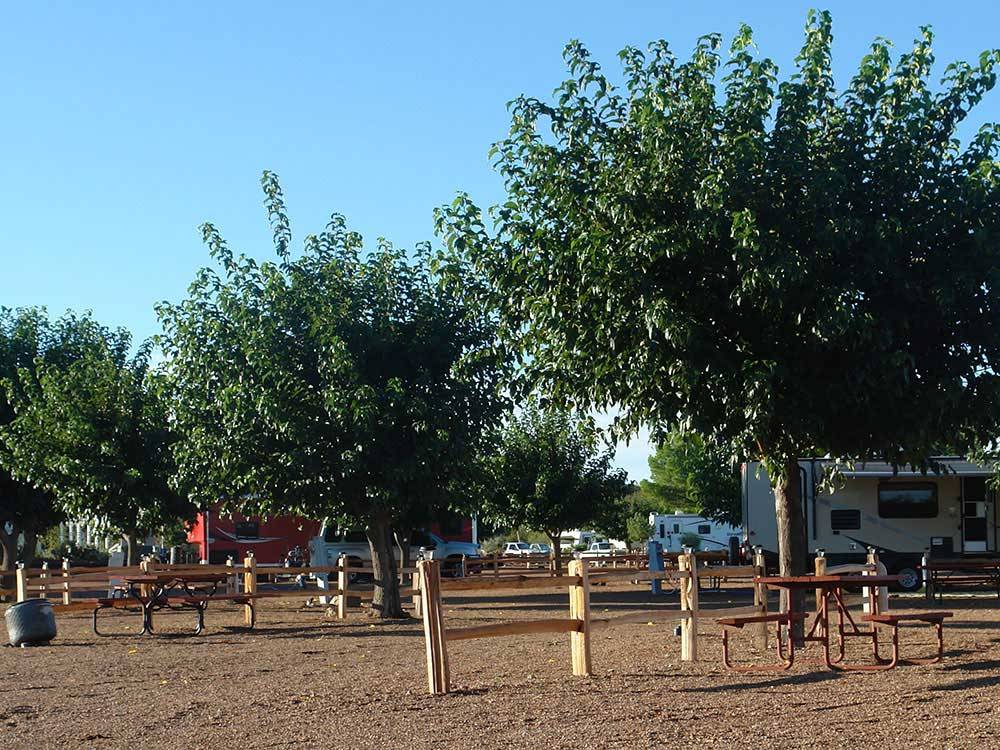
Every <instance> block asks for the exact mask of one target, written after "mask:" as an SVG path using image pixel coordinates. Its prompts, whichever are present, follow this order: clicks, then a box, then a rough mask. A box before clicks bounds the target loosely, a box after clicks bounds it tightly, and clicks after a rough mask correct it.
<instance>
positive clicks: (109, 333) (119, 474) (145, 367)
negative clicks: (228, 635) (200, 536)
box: [0, 315, 193, 564]
mask: <svg viewBox="0 0 1000 750" xmlns="http://www.w3.org/2000/svg"><path fill="white" fill-rule="evenodd" d="M55 329H56V330H55V333H54V338H55V339H56V340H61V341H63V342H66V345H68V346H69V347H70V348H71V349H72V352H71V353H70V355H66V354H65V353H64V354H63V356H62V361H48V362H46V361H43V360H40V359H36V360H35V364H34V367H33V368H28V367H22V368H20V369H18V371H17V375H16V378H15V380H14V381H11V383H10V385H9V386H8V393H9V396H10V400H11V404H12V406H13V411H14V415H15V416H14V418H13V419H12V420H11V421H10V422H9V423H8V424H7V425H6V426H4V427H3V428H2V429H0V437H2V440H3V442H4V445H5V450H4V454H5V461H6V462H7V463H8V465H9V466H10V469H11V472H12V473H13V475H14V476H15V477H17V478H18V479H20V480H21V481H24V482H28V483H30V484H32V485H34V486H35V487H38V488H40V489H42V490H44V491H46V492H49V493H51V494H52V495H53V496H54V497H55V499H56V502H57V503H58V505H59V507H60V508H61V509H62V510H63V511H65V512H66V513H67V514H69V515H72V516H75V517H79V518H89V519H92V520H94V521H97V522H100V523H102V524H104V525H105V526H107V527H109V528H113V529H116V530H118V531H120V532H122V533H123V534H124V536H125V537H126V539H127V540H128V552H129V557H128V562H129V564H134V563H136V562H137V557H136V549H137V539H138V536H139V535H140V533H151V532H154V531H156V530H158V529H160V528H161V527H163V526H164V525H168V524H170V523H173V522H176V520H177V519H178V518H184V517H187V516H189V515H191V512H192V510H193V506H192V505H191V503H190V502H189V501H188V500H187V499H186V498H185V497H183V496H182V495H180V494H178V493H177V492H175V491H174V490H173V489H172V488H171V486H170V484H169V480H170V478H171V476H172V474H173V471H174V464H173V460H172V456H171V453H170V445H171V443H172V442H173V439H174V438H173V435H172V433H171V432H170V430H169V428H168V424H167V406H166V403H165V401H164V400H163V399H162V397H161V396H160V395H159V393H158V391H157V388H156V387H155V384H154V382H153V377H152V374H151V372H150V364H149V358H150V344H149V343H148V342H147V343H144V344H142V345H141V346H140V347H139V348H138V350H137V352H136V353H135V354H131V353H130V351H131V348H132V338H131V336H130V335H129V333H128V332H127V331H125V330H124V329H115V330H111V329H108V328H106V327H104V326H102V325H100V324H98V323H97V322H95V321H94V320H93V319H92V318H91V317H89V316H82V317H77V316H74V315H67V316H66V317H64V318H62V319H60V320H59V321H58V322H57V323H56V326H55ZM50 359H52V358H50Z"/></svg>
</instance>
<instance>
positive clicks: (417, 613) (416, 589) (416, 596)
mask: <svg viewBox="0 0 1000 750" xmlns="http://www.w3.org/2000/svg"><path fill="white" fill-rule="evenodd" d="M413 616H414V617H423V616H424V609H423V597H422V596H421V595H420V571H419V570H418V571H417V572H416V573H414V574H413Z"/></svg>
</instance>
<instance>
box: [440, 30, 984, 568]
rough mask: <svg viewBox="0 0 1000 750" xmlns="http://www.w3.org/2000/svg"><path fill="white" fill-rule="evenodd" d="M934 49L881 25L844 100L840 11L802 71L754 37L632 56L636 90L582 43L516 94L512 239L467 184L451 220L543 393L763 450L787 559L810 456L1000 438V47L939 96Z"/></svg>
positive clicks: (458, 246)
mask: <svg viewBox="0 0 1000 750" xmlns="http://www.w3.org/2000/svg"><path fill="white" fill-rule="evenodd" d="M931 41H932V37H931V32H930V30H929V29H927V28H924V29H922V30H921V33H920V36H919V38H918V39H917V40H916V42H915V44H914V46H913V48H912V50H910V51H908V52H905V53H903V54H902V55H900V56H899V58H898V60H897V61H896V62H895V64H893V62H892V61H891V57H890V46H889V43H888V42H886V41H884V40H882V39H878V40H876V41H875V42H874V43H873V44H872V46H871V50H870V53H869V54H868V55H866V56H865V57H864V58H863V59H862V61H861V64H860V67H859V69H858V72H857V73H856V74H855V75H854V77H853V78H852V79H851V80H850V82H849V83H848V84H847V86H846V87H845V88H844V89H843V90H842V91H841V92H838V91H837V89H836V87H835V85H834V80H833V73H832V67H831V44H832V23H831V19H830V16H829V14H827V13H815V12H810V14H809V18H808V22H807V25H806V33H805V43H804V45H803V47H802V51H801V53H800V54H799V56H798V57H797V58H796V63H795V67H796V69H795V72H794V74H793V75H792V76H791V77H790V78H788V79H786V80H784V81H782V82H781V83H780V84H778V82H777V80H778V78H777V77H778V70H777V67H776V65H775V64H774V63H773V62H772V61H771V60H769V59H766V58H765V59H762V58H759V57H757V56H756V53H755V48H754V44H753V39H752V34H751V30H750V29H749V28H748V27H746V26H742V27H741V28H740V30H739V32H738V33H737V34H736V36H735V38H734V39H733V41H732V44H731V46H730V51H729V58H728V60H727V61H725V63H724V64H723V60H722V58H721V56H720V54H719V47H720V44H721V39H720V37H719V35H717V34H711V35H708V36H706V37H703V38H702V39H700V40H699V41H698V43H697V45H696V47H695V50H694V53H693V55H692V56H691V58H690V59H689V60H688V61H686V62H679V61H678V60H677V59H676V58H675V57H674V54H673V52H672V51H671V50H670V48H669V46H668V44H667V43H666V42H665V41H657V42H654V43H652V44H651V45H649V47H648V50H647V51H646V52H645V53H644V52H642V51H640V50H639V49H635V48H631V47H629V48H626V49H624V50H623V51H622V53H621V55H620V57H621V61H622V65H623V73H624V86H623V89H622V88H618V87H616V86H615V85H614V84H613V83H612V82H611V81H609V80H608V78H606V77H605V75H604V74H603V73H602V72H601V70H600V67H599V66H598V64H597V63H596V62H594V61H593V60H592V59H591V58H590V55H589V53H588V52H587V50H586V49H585V48H584V47H583V46H582V45H581V44H580V43H578V42H572V43H570V44H569V46H568V47H567V48H566V52H565V58H566V62H567V65H568V68H569V73H570V77H569V78H568V79H567V80H566V81H565V83H563V84H562V85H561V86H560V87H559V89H557V91H556V94H555V95H554V97H553V99H552V100H551V101H543V100H539V99H535V98H531V97H526V96H523V97H520V98H518V99H517V100H516V101H514V102H513V103H512V106H511V111H512V118H511V129H510V134H509V136H508V137H507V138H506V139H504V140H503V141H501V142H500V143H498V144H497V145H496V146H495V147H494V152H493V153H494V155H495V159H496V164H497V166H498V169H499V171H500V172H501V174H502V175H503V177H504V180H505V183H506V189H507V199H506V201H505V202H504V203H503V204H502V205H500V206H498V207H497V208H496V209H495V210H494V212H493V215H492V218H493V222H492V226H491V228H489V229H487V227H486V226H485V225H484V222H483V220H482V217H481V214H480V212H479V210H478V209H477V208H476V206H475V205H474V204H473V203H472V202H471V201H470V199H469V198H468V197H467V196H464V195H462V196H459V198H458V199H457V200H456V201H455V203H454V204H453V205H452V206H450V207H447V208H445V209H443V210H442V211H441V212H440V213H439V215H438V222H439V230H440V231H441V232H443V233H444V235H445V236H446V237H447V239H448V241H449V243H450V246H451V247H452V248H453V250H454V251H455V252H456V253H459V254H462V255H467V256H468V257H470V258H471V259H472V260H473V262H474V263H475V265H476V266H477V267H478V268H479V269H481V270H482V272H483V273H484V274H485V276H486V277H488V279H489V280H490V295H489V299H488V300H487V301H488V302H489V303H491V304H493V305H495V306H496V307H497V308H498V309H499V310H500V311H501V316H502V328H501V331H502V334H503V335H504V337H505V339H506V340H508V341H509V342H510V343H511V344H512V345H513V346H515V347H516V348H517V349H519V350H521V352H522V362H523V375H524V379H525V381H526V382H527V383H529V384H530V385H531V386H532V387H536V388H540V389H541V390H543V391H544V392H547V393H550V394H552V396H553V398H554V399H557V400H563V401H571V402H573V403H575V404H576V405H577V406H578V407H583V408H607V407H609V406H611V405H615V404H619V405H621V407H622V410H623V414H622V419H621V420H620V422H619V427H620V429H621V430H623V431H625V432H628V431H630V430H633V429H635V428H637V426H639V425H640V424H642V423H649V424H652V425H654V426H655V427H658V428H659V429H660V430H661V431H663V430H664V428H666V427H669V426H672V425H676V424H680V425H681V426H683V427H685V428H687V429H693V430H695V431H697V432H699V433H701V434H703V435H705V436H706V437H707V438H709V439H711V440H713V441H715V442H716V443H718V444H720V445H730V446H733V447H734V451H735V452H736V453H737V454H738V457H739V458H740V459H741V460H742V459H746V458H758V459H760V460H761V461H762V462H763V463H764V466H765V468H766V469H767V472H768V475H769V477H770V479H771V483H772V486H773V489H774V493H775V511H776V516H777V521H778V529H779V560H780V570H781V572H782V573H783V574H794V573H802V572H803V571H804V570H805V566H806V543H805V539H806V536H805V528H804V523H803V517H802V509H801V502H800V497H799V482H798V476H797V469H798V466H797V459H798V457H799V456H801V455H809V454H821V455H822V454H827V453H828V454H830V455H833V456H837V457H845V458H869V457H880V458H883V459H885V460H888V461H890V462H892V463H893V464H896V465H900V464H914V465H916V466H918V467H927V466H928V457H929V455H930V454H931V452H932V451H933V446H934V444H935V443H936V442H939V441H941V440H942V439H947V440H950V441H953V442H954V443H955V444H956V447H958V448H961V449H963V450H965V449H968V448H969V447H970V446H973V445H975V444H976V443H978V442H982V441H988V440H991V439H992V438H994V437H995V436H996V434H997V432H998V422H1000V420H998V416H1000V410H998V408H997V404H998V403H1000V399H998V396H1000V378H998V375H997V373H998V372H1000V305H998V304H997V301H996V300H997V297H996V291H997V289H998V287H1000V277H998V275H1000V165H998V163H997V156H998V147H1000V128H998V127H997V126H996V125H993V124H990V125H984V126H983V127H981V128H980V129H979V130H978V131H974V132H973V133H972V135H971V137H970V138H969V139H968V140H967V142H966V143H965V144H964V145H963V144H961V143H960V142H959V141H958V140H957V136H956V130H957V128H958V126H959V124H960V123H962V122H963V121H964V120H965V119H966V117H967V116H968V115H969V113H970V111H971V109H972V108H973V107H974V106H975V105H976V104H977V103H978V102H979V101H980V99H981V98H982V97H983V95H984V94H985V93H986V92H987V91H989V90H990V89H992V88H993V86H994V84H995V82H996V74H995V68H996V65H997V62H998V60H1000V51H997V50H992V51H988V52H985V53H983V54H982V55H981V56H980V58H979V60H978V61H977V62H976V63H973V64H968V63H956V64H953V65H950V66H948V67H947V68H946V69H945V71H944V75H943V78H942V79H941V84H940V86H935V85H933V84H932V83H931V80H930V76H931V69H932V64H933V62H934V55H933V53H932V49H931ZM723 65H724V67H723ZM720 68H721V70H720Z"/></svg>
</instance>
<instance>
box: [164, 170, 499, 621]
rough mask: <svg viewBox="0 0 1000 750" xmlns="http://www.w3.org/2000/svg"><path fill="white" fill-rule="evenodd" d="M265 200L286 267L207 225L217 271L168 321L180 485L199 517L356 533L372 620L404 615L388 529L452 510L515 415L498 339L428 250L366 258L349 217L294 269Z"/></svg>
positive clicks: (454, 267) (453, 275)
mask: <svg viewBox="0 0 1000 750" xmlns="http://www.w3.org/2000/svg"><path fill="white" fill-rule="evenodd" d="M262 185H263V188H264V192H265V195H266V204H265V205H266V206H267V210H268V214H269V216H270V219H271V223H272V227H273V230H274V246H275V250H276V252H277V256H278V257H277V262H265V263H260V264H258V263H257V262H255V261H254V260H252V259H251V258H248V257H246V256H234V255H233V253H232V252H231V251H230V249H229V248H228V246H227V245H226V243H225V241H224V240H223V239H222V237H221V236H220V235H219V233H218V231H217V230H216V229H215V227H213V226H212V225H210V224H206V225H204V226H203V228H202V229H203V234H204V238H205V240H206V242H207V243H208V245H209V248H210V251H211V254H212V257H213V258H214V259H215V260H216V261H217V262H218V263H219V264H220V266H221V270H220V271H217V270H215V269H212V268H206V269H203V270H202V271H201V272H200V273H199V274H198V276H197V278H196V280H195V281H194V283H193V284H192V285H191V287H190V290H189V296H188V299H186V300H185V301H183V302H181V303H180V304H176V305H170V304H163V305H161V306H160V307H159V314H160V317H161V320H162V322H163V325H164V329H165V332H164V334H163V337H162V343H163V348H164V351H165V354H166V356H167V363H166V370H167V374H168V380H169V382H170V386H171V388H172V389H173V393H174V396H175V398H174V404H175V414H174V416H175V419H176V426H177V429H178V430H180V432H181V433H182V434H183V436H184V440H183V441H182V442H180V443H179V444H178V445H177V449H176V456H177V462H178V466H179V478H180V481H181V482H182V484H185V485H190V486H193V487H197V493H198V498H199V500H201V501H202V502H204V503H215V502H217V501H219V500H221V501H223V502H224V503H225V504H226V505H227V506H228V507H230V508H232V509H234V510H239V511H240V512H244V513H258V514H268V515H273V514H281V513H295V514H298V515H302V516H306V517H312V518H322V517H335V518H340V519H344V520H345V521H347V522H350V523H354V524H357V525H358V526H360V527H364V528H365V530H366V533H367V535H368V541H369V546H370V547H371V552H372V560H373V561H374V567H375V584H376V589H375V595H374V600H373V609H374V611H375V612H376V613H378V614H379V615H381V616H382V617H399V616H402V615H403V611H402V607H401V603H400V597H399V586H398V581H397V575H396V568H395V564H394V559H393V526H394V525H402V526H404V527H408V526H409V525H410V524H412V523H413V522H414V519H418V518H424V517H426V516H427V515H428V514H430V513H433V512H434V511H435V510H441V509H444V508H446V507H448V506H449V505H450V504H452V502H453V501H454V500H455V496H454V493H453V492H452V488H453V487H454V485H455V482H457V481H458V480H459V478H460V477H461V476H462V473H463V471H464V467H465V466H466V465H467V464H468V463H470V462H471V460H472V457H473V455H474V454H475V451H476V449H477V447H478V445H479V441H480V439H481V436H482V434H483V432H484V430H485V429H487V428H489V427H492V426H493V425H494V424H496V423H497V422H498V421H499V419H500V417H501V415H502V413H503V412H504V410H505V409H506V402H505V400H504V399H503V398H501V396H500V391H499V386H500V384H501V383H502V381H503V377H504V374H505V370H506V364H505V360H504V359H503V358H502V357H500V356H498V355H497V353H496V351H495V349H494V347H493V342H494V339H495V326H494V323H493V321H492V320H491V319H490V318H489V317H488V316H485V315H483V314H482V311H481V309H479V308H478V307H476V306H474V305H472V304H470V303H469V301H468V300H467V299H466V297H467V294H468V285H469V284H470V283H472V281H471V280H470V279H469V278H466V276H465V270H466V268H467V267H465V266H463V265H462V264H461V262H459V261H456V262H454V263H449V264H448V266H447V268H448V276H447V282H445V280H444V279H443V277H441V276H439V274H438V273H436V272H435V271H434V270H433V269H432V265H433V260H434V259H433V257H432V254H431V252H430V249H429V248H428V247H427V246H419V247H418V248H417V250H416V251H415V253H414V254H413V259H412V260H410V259H408V257H407V254H406V253H405V252H404V251H402V250H399V249H397V248H394V247H393V246H392V245H391V244H389V243H388V242H386V241H385V240H379V242H378V245H377V247H376V248H375V249H374V250H372V251H371V252H370V253H367V254H365V253H363V251H362V238H361V236H360V235H358V234H357V233H356V232H352V231H349V230H348V229H347V227H346V224H345V221H344V218H343V217H341V216H339V215H334V216H333V217H332V219H331V221H330V223H329V225H328V226H327V228H326V231H325V232H323V233H322V234H321V235H319V236H318V237H316V236H312V235H310V236H308V237H306V240H305V246H304V249H303V252H302V254H301V255H299V256H297V257H293V255H292V253H291V250H290V243H291V231H290V228H289V223H288V218H287V215H286V213H285V207H284V203H283V199H282V194H281V189H280V187H279V185H278V181H277V178H276V177H275V176H274V175H273V174H271V173H268V172H265V173H264V176H263V179H262Z"/></svg>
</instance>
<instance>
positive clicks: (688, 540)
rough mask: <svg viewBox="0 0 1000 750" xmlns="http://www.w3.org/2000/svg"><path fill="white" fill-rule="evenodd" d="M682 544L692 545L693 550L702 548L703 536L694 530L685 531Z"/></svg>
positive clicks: (683, 545) (685, 545)
mask: <svg viewBox="0 0 1000 750" xmlns="http://www.w3.org/2000/svg"><path fill="white" fill-rule="evenodd" d="M681 546H682V547H690V548H691V549H693V550H698V549H701V537H700V536H698V535H697V534H695V533H694V532H693V531H685V532H684V533H683V534H681Z"/></svg>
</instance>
